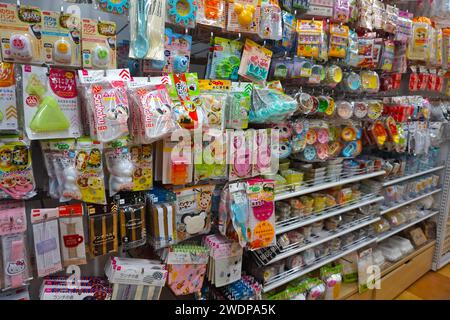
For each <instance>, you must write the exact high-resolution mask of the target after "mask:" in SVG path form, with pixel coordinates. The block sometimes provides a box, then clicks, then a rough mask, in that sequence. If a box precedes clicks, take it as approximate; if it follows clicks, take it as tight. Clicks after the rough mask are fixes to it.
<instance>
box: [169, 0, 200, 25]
mask: <svg viewBox="0 0 450 320" xmlns="http://www.w3.org/2000/svg"><path fill="white" fill-rule="evenodd" d="M167 4H168V14H169V18H170V20H172V22H174V23H175V24H178V25H181V26H183V27H189V28H193V27H194V26H195V17H196V14H197V9H198V7H197V4H196V0H167Z"/></svg>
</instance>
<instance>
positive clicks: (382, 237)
mask: <svg viewBox="0 0 450 320" xmlns="http://www.w3.org/2000/svg"><path fill="white" fill-rule="evenodd" d="M438 213H439V211H430V212H428V213H427V214H425V215H424V216H422V217H419V218H416V219H414V220H413V221H411V222H408V223H404V224H402V225H400V226H398V227H396V228H394V229H392V230H389V231H387V232H384V233H382V234H379V235H377V242H381V241H383V240H386V239H387V238H389V237H391V236H393V235H394V234H396V233H399V232H400V231H403V230H405V229H407V228H409V227H411V226H413V225H415V224H417V223H419V222H421V221H423V220H426V219H428V218H431V217H432V216H434V215H436V214H438Z"/></svg>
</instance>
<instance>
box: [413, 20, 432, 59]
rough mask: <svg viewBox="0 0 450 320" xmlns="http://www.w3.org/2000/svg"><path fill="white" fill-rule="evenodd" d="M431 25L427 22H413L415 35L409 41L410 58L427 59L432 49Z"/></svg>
mask: <svg viewBox="0 0 450 320" xmlns="http://www.w3.org/2000/svg"><path fill="white" fill-rule="evenodd" d="M430 38H431V26H430V25H429V24H428V23H427V22H413V35H412V37H411V39H410V41H409V43H408V50H407V57H408V59H409V60H418V61H425V60H426V59H427V58H428V55H429V50H430Z"/></svg>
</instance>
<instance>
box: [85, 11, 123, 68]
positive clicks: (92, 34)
mask: <svg viewBox="0 0 450 320" xmlns="http://www.w3.org/2000/svg"><path fill="white" fill-rule="evenodd" d="M81 24H82V37H81V40H82V41H81V43H82V55H83V56H82V62H83V68H88V69H116V68H117V58H116V23H115V22H112V21H97V20H91V19H83V20H82V22H81Z"/></svg>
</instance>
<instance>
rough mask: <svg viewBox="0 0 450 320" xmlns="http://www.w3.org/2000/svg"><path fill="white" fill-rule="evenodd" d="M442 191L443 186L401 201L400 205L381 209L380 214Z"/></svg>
mask: <svg viewBox="0 0 450 320" xmlns="http://www.w3.org/2000/svg"><path fill="white" fill-rule="evenodd" d="M441 191H442V188H438V189H436V190H433V191H430V192H427V193H426V194H423V195H421V196H418V197H416V198H414V199H410V200H407V201H405V202H403V203H400V204H398V205H396V206H393V207H390V208H387V209H384V210H381V211H380V214H381V215H384V214H386V213H388V212H391V211H394V210H397V209H398V208H401V207H404V206H406V205H408V204H410V203H413V202H416V201H419V200H421V199H423V198H426V197H428V196H431V195H433V194H435V193H438V192H441Z"/></svg>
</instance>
